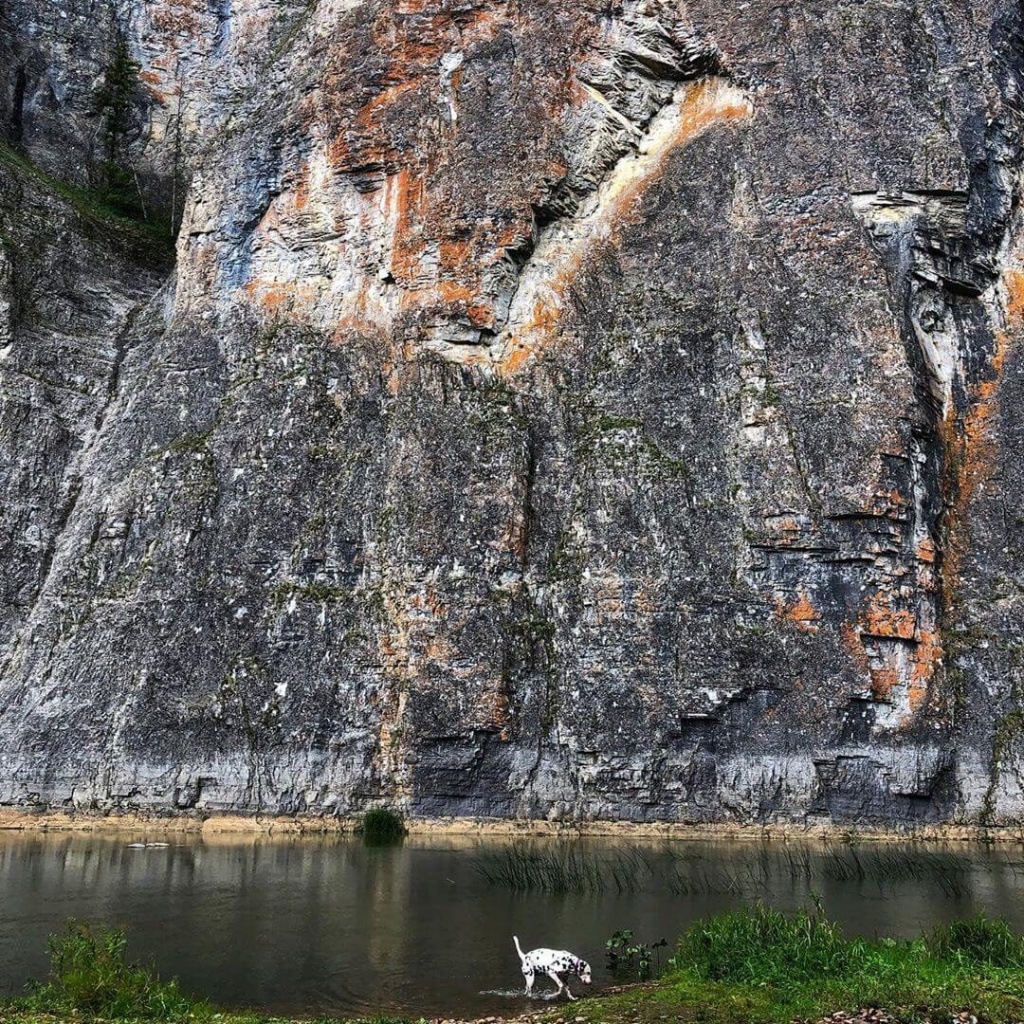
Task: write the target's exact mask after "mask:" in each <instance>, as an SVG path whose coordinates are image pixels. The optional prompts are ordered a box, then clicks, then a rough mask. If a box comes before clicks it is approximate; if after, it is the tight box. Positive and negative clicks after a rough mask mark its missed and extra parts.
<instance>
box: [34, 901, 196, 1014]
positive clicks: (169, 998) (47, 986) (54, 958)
mask: <svg viewBox="0 0 1024 1024" xmlns="http://www.w3.org/2000/svg"><path fill="white" fill-rule="evenodd" d="M49 947H50V974H49V977H48V978H47V979H46V980H45V981H43V982H39V983H37V984H35V985H33V986H31V989H32V991H31V992H30V994H29V995H28V996H26V997H25V998H24V999H23V1000H21V1003H20V1007H21V1008H22V1009H23V1010H25V1011H35V1012H39V1013H52V1014H58V1015H60V1014H75V1013H78V1014H84V1015H85V1016H87V1017H100V1018H111V1019H115V1018H141V1019H145V1020H181V1019H182V1018H183V1017H186V1016H189V1015H191V1014H195V1015H199V1016H208V1015H209V1012H210V1010H209V1007H208V1006H207V1005H206V1003H204V1002H202V1001H199V1000H193V999H189V998H188V997H187V996H186V995H185V994H184V993H183V992H182V991H181V989H179V988H178V983H177V982H176V981H161V980H160V978H159V977H158V976H157V975H156V974H155V973H154V972H153V971H151V970H149V969H147V968H146V967H142V966H140V965H139V964H135V963H132V962H131V961H130V960H129V959H128V956H127V939H126V938H125V935H124V932H123V931H121V930H119V929H115V930H110V931H108V930H105V929H100V930H97V931H94V930H93V929H92V928H90V927H89V925H87V924H80V923H79V922H77V921H73V920H72V921H69V922H68V926H67V930H66V931H65V933H64V934H63V935H51V936H50V941H49Z"/></svg>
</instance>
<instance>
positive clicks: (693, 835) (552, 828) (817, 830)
mask: <svg viewBox="0 0 1024 1024" xmlns="http://www.w3.org/2000/svg"><path fill="white" fill-rule="evenodd" d="M359 820H360V819H359V817H356V816H349V817H335V816H331V815H265V814H258V815H255V814H254V815H245V814H209V815H204V814H202V813H197V812H194V811H189V812H181V813H177V814H169V813H159V814H144V813H139V812H121V811H111V812H101V811H91V810H90V811H84V810H74V811H66V810H50V809H47V808H30V807H8V808H0V832H4V831H8V832H160V833H180V834H186V835H201V836H204V837H207V836H213V835H220V836H231V835H240V836H243V835H251V836H260V837H285V836H303V835H344V834H347V833H352V832H354V831H355V829H356V827H357V825H358V823H359ZM406 824H407V827H408V830H409V833H410V834H411V835H414V836H416V835H453V836H456V835H467V836H473V835H479V836H507V837H516V836H524V837H525V836H536V837H543V836H548V837H562V838H568V837H584V836H586V837H599V836H607V837H615V838H636V839H719V840H726V839H728V840H776V841H787V840H801V839H822V840H824V839H831V840H836V839H859V840H865V841H886V840H893V841H897V840H898V841H905V840H907V839H914V840H921V841H932V842H1024V827H1021V826H983V825H940V824H930V825H919V826H917V827H913V828H911V827H904V828H899V829H897V828H878V827H867V826H851V825H838V824H835V823H831V822H817V823H814V824H808V825H803V826H801V825H796V824H792V823H783V824H777V825H757V824H730V825H722V824H688V823H680V822H643V823H639V822H628V821H545V820H543V819H527V818H514V819H506V818H482V817H451V818H425V817H423V818H419V817H418V818H410V819H408V820H407V823H406Z"/></svg>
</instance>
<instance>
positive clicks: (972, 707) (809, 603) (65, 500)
mask: <svg viewBox="0 0 1024 1024" xmlns="http://www.w3.org/2000/svg"><path fill="white" fill-rule="evenodd" d="M84 11H85V8H84V7H83V5H82V4H80V3H73V2H71V0H45V2H43V0H11V2H10V3H9V4H8V5H6V6H5V7H4V8H3V10H2V11H0V28H2V29H3V31H0V57H3V60H2V61H0V131H2V137H3V140H4V142H3V147H4V148H3V152H2V153H0V156H2V157H3V159H2V160H0V555H2V565H3V571H2V573H0V806H2V805H14V806H17V807H29V808H51V809H52V808H65V809H69V810H77V809H82V810H93V811H98V812H129V811H130V812H138V813H142V814H147V813H157V814H163V813H167V812H171V813H182V814H190V815H200V816H201V815H206V814H212V813H219V812H241V813H245V814H264V813H272V814H282V815H300V816H303V817H305V818H312V817H318V816H342V817H343V816H346V815H349V814H353V813H357V812H359V811H361V810H362V809H364V808H365V807H367V806H368V805H373V804H376V803H380V802H387V803H391V804H395V805H397V806H400V807H402V808H404V809H405V810H406V811H408V812H409V813H410V814H414V815H422V816H438V815H439V816H473V817H490V818H544V819H548V820H552V821H558V820H563V819H564V820H573V821H577V822H579V821H583V822H586V821H592V820H595V819H617V820H629V821H636V822H662V821H681V822H694V823H701V822H729V823H751V822H757V823H775V822H785V823H798V824H800V825H807V824H810V825H817V824H826V825H828V824H840V825H843V826H845V825H848V824H855V825H869V824H870V825H882V826H885V827H894V828H900V829H904V828H913V827H917V826H924V825H932V824H941V823H963V824H981V825H988V824H1001V825H1006V824H1014V823H1019V821H1020V820H1021V817H1022V815H1024V680H1022V677H1021V665H1022V664H1024V654H1022V650H1021V645H1020V640H1019V638H1020V636H1021V635H1022V633H1024V590H1022V588H1021V586H1020V584H1019V581H1020V579H1021V578H1024V564H1022V560H1024V519H1022V518H1021V517H1020V516H1019V515H1017V514H1016V511H1015V510H1016V509H1018V508H1019V507H1020V506H1021V504H1022V502H1024V468H1022V465H1024V464H1022V462H1021V460H1020V459H1019V458H1018V457H1017V453H1018V452H1019V450H1020V447H1021V444H1022V443H1024V420H1022V410H1024V371H1022V364H1021V339H1022V335H1024V269H1022V268H1024V255H1022V254H1024V219H1022V213H1021V195H1022V181H1021V166H1022V159H1021V154H1022V136H1024V124H1022V119H1021V103H1020V98H1021V95H1022V88H1024V57H1022V54H1024V25H1022V20H1021V12H1020V10H1019V5H1014V4H1010V3H1008V2H1006V0H979V2H977V3H974V4H972V8H971V17H970V18H966V17H963V16H962V12H960V11H957V10H956V9H955V8H954V7H951V6H950V5H949V4H947V3H943V2H940V0H934V2H933V0H925V2H911V0H891V2H886V3H884V4H882V3H875V2H873V0H868V2H862V0H857V2H854V0H839V2H837V3H834V4H831V5H827V9H826V8H822V10H820V11H816V12H815V13H814V16H813V17H811V16H808V14H807V12H806V11H804V10H803V9H802V7H801V6H800V5H796V4H789V5H779V4H774V3H770V2H767V0H764V2H762V0H752V2H750V3H744V4H732V5H722V4H716V3H712V2H710V0H709V2H704V0H690V2H686V3H682V2H670V0H622V2H616V3H610V4H609V3H607V2H605V0H570V2H566V0H528V2H527V0H314V2H312V3H307V2H306V0H282V2H281V3H273V4H269V3H265V2H263V0H239V2H233V3H220V2H218V3H214V4H210V3H199V2H192V0H146V2H145V3H143V2H142V0H119V2H118V3H117V4H114V5H111V7H110V9H109V11H108V12H107V14H108V15H109V16H104V17H102V18H96V17H94V18H89V17H87V16H86V13H87V12H86V13H83V12H84ZM115 70H119V73H118V74H114V73H113V72H114V71H115ZM113 81H118V82H120V88H121V89H122V91H121V93H119V96H120V98H119V101H118V103H119V105H118V111H119V119H118V121H117V125H116V128H117V130H116V132H115V134H117V135H118V139H117V147H116V149H117V155H118V158H119V159H120V160H121V161H122V162H123V167H122V170H123V171H124V176H123V180H125V181H129V182H131V188H132V191H131V196H132V203H134V204H135V205H136V206H137V207H138V212H139V217H140V218H142V217H143V216H145V220H143V221H142V222H141V223H132V222H130V221H126V220H125V218H123V217H118V216H111V214H112V211H111V210H110V209H109V208H108V206H107V205H106V203H105V202H97V200H98V198H101V197H98V196H97V194H96V193H95V192H94V191H92V190H91V188H92V185H94V184H95V183H97V182H99V181H102V180H103V175H104V174H107V175H109V174H110V173H111V169H110V168H109V167H106V168H105V167H104V161H103V159H102V157H103V154H102V153H101V152H100V151H99V150H98V149H97V146H98V145H99V141H102V140H103V138H104V132H108V131H109V129H110V124H109V121H108V120H107V118H106V116H104V117H103V118H101V117H100V116H99V115H98V114H97V113H96V111H97V109H100V108H101V107H102V103H101V102H100V101H102V100H103V99H104V96H106V97H107V99H108V100H109V92H110V91H109V86H110V84H111V82H113ZM98 104H99V106H98ZM107 107H108V108H109V102H108V104H107ZM104 109H107V108H104ZM98 140H99V141H98ZM142 207H145V210H144V211H143V210H142ZM133 208H134V207H133ZM179 221H180V231H178V232H177V235H176V240H177V241H176V246H177V247H176V263H175V265H174V266H173V268H171V267H170V266H169V263H168V260H167V254H166V253H165V252H163V250H162V248H161V244H160V239H163V238H166V237H168V231H166V230H165V229H164V227H161V226H160V225H166V224H167V222H169V223H170V225H171V226H176V225H177V224H178V222H179Z"/></svg>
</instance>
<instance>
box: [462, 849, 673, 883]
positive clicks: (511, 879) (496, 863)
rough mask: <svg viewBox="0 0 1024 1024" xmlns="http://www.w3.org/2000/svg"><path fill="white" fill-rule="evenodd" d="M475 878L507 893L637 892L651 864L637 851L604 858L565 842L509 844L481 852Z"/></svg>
mask: <svg viewBox="0 0 1024 1024" xmlns="http://www.w3.org/2000/svg"><path fill="white" fill-rule="evenodd" d="M476 871H477V873H478V874H479V875H480V876H481V877H482V878H483V879H484V881H486V882H488V883H490V884H491V885H499V886H503V887H504V888H507V889H511V890H512V891H513V892H544V893H550V894H553V895H558V896H561V895H564V894H566V893H584V894H594V893H602V892H606V891H608V892H620V893H622V892H639V891H640V890H642V889H643V888H644V887H645V885H646V884H647V883H648V882H649V881H650V880H651V878H652V875H653V868H652V862H651V859H650V857H649V856H648V854H647V851H646V850H644V849H643V848H642V847H630V848H626V849H624V850H622V851H618V852H613V853H606V852H603V851H602V852H595V851H593V850H589V849H585V848H583V847H580V846H579V845H578V844H577V843H574V842H571V841H570V842H566V843H558V844H556V845H550V844H547V843H544V844H541V845H536V844H533V843H528V842H523V843H510V844H509V845H508V846H505V847H503V848H502V849H501V850H495V851H489V852H486V853H484V854H483V855H482V856H481V857H480V859H479V860H478V862H477V864H476Z"/></svg>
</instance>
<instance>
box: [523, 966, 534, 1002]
mask: <svg viewBox="0 0 1024 1024" xmlns="http://www.w3.org/2000/svg"><path fill="white" fill-rule="evenodd" d="M523 974H524V975H525V976H526V994H527V995H528V996H532V995H533V978H534V974H533V971H523Z"/></svg>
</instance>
